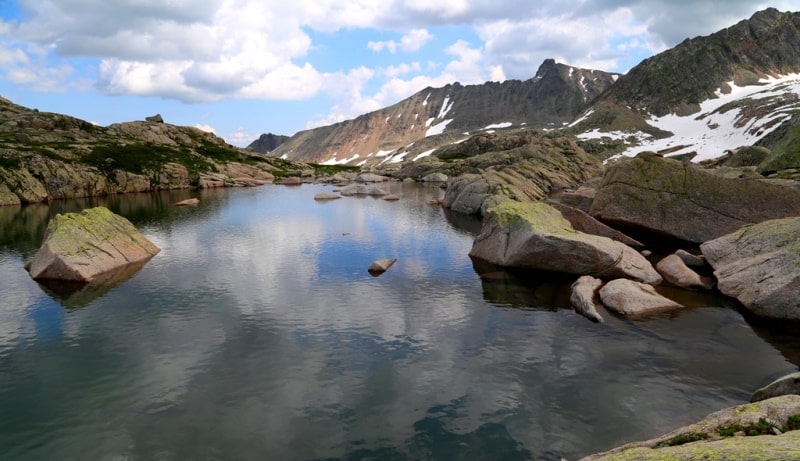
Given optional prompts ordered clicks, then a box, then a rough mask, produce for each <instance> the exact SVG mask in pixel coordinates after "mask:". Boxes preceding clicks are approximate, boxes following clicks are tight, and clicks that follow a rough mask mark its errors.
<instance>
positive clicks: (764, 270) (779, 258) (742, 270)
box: [700, 217, 800, 319]
mask: <svg viewBox="0 0 800 461" xmlns="http://www.w3.org/2000/svg"><path fill="white" fill-rule="evenodd" d="M700 250H701V251H702V252H703V255H705V257H706V259H707V260H708V263H709V264H710V265H711V267H713V268H714V275H715V276H716V278H717V287H718V288H719V291H721V292H722V293H724V294H726V295H728V296H731V297H734V298H736V299H738V300H739V302H741V303H742V305H744V307H745V308H746V309H747V310H749V311H750V312H752V313H754V314H756V315H758V316H761V317H769V318H776V319H800V217H795V218H784V219H776V220H771V221H766V222H762V223H759V224H754V225H749V226H745V227H742V228H741V229H739V230H738V231H736V232H733V233H731V234H728V235H725V236H722V237H719V238H717V239H715V240H711V241H709V242H705V243H703V244H702V245H700Z"/></svg>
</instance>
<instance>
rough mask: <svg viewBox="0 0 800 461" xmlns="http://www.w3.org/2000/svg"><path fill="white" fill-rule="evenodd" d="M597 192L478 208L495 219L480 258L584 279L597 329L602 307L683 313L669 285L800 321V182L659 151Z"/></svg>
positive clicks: (619, 171) (635, 161) (481, 242)
mask: <svg viewBox="0 0 800 461" xmlns="http://www.w3.org/2000/svg"><path fill="white" fill-rule="evenodd" d="M588 184H590V185H591V184H594V185H595V187H586V186H584V187H578V188H576V189H574V191H567V192H564V193H563V194H560V195H559V198H558V199H557V201H554V200H538V201H520V200H519V198H518V197H514V199H512V198H509V197H508V196H505V195H500V194H486V195H484V196H482V197H480V198H481V200H480V201H481V203H480V204H479V205H477V206H473V207H472V210H473V211H474V212H480V213H481V214H483V224H482V228H481V232H480V234H479V235H478V237H477V238H476V239H475V242H474V244H473V247H472V250H471V252H470V256H471V257H473V258H476V259H479V260H482V261H485V262H489V263H492V264H495V265H498V266H502V267H508V268H526V269H536V270H543V271H553V272H560V273H568V274H574V275H575V276H577V280H576V281H575V283H574V284H573V287H572V290H573V293H572V296H571V302H572V304H573V306H574V307H575V310H576V311H577V312H578V313H580V314H582V315H584V316H586V317H587V318H589V319H591V320H593V321H597V322H602V321H603V317H602V316H601V315H600V313H599V312H600V311H599V310H598V308H600V307H601V306H605V307H606V308H608V309H609V310H612V311H614V312H616V313H618V314H621V315H626V316H641V315H646V314H650V313H654V312H663V311H665V310H672V309H679V308H681V307H683V306H682V305H681V304H680V303H678V302H676V301H674V300H672V299H670V298H668V297H666V296H664V295H662V294H661V293H659V288H660V287H661V286H664V285H671V286H677V287H680V288H684V289H689V290H712V289H714V288H716V289H718V290H719V291H720V292H722V293H723V294H725V295H727V296H730V297H733V298H736V299H737V300H738V301H739V302H740V303H741V304H742V305H743V306H744V307H745V308H746V309H748V310H749V311H750V312H752V313H753V314H755V315H758V316H761V317H767V318H774V319H800V188H797V187H795V186H794V184H789V183H786V182H781V181H770V180H767V179H764V178H763V177H760V178H754V177H726V176H722V175H717V174H714V172H713V171H710V170H707V169H704V168H702V167H700V166H698V165H695V164H692V163H690V162H688V161H687V162H682V161H678V160H672V159H666V158H663V157H661V156H659V155H656V154H652V153H646V154H642V155H639V156H637V157H635V158H631V159H624V160H620V161H618V162H616V163H614V164H612V165H609V166H608V167H607V168H606V170H605V173H604V175H603V177H602V179H601V180H599V181H595V182H594V183H592V182H589V183H588ZM462 186H463V184H462V183H460V182H455V183H453V184H451V187H450V188H448V194H447V195H450V196H452V195H454V194H455V195H463V191H462V192H459V191H460V190H462V189H463V187H462ZM496 189H501V188H499V187H498V188H496ZM447 195H446V197H447ZM473 198H474V197H473ZM453 203H454V201H448V200H445V206H447V205H448V204H449V205H450V206H452V205H453ZM614 228H616V229H614ZM620 229H624V230H626V231H633V232H635V233H636V235H645V236H649V237H650V239H649V240H662V241H667V242H671V243H672V245H671V248H672V249H673V250H672V251H669V252H667V253H666V254H665V253H663V252H662V249H660V248H659V249H655V251H651V250H649V249H647V248H644V247H643V245H642V244H641V243H639V242H638V241H637V240H635V239H633V238H631V237H628V236H627V235H625V234H624V233H622V232H620ZM687 250H688V251H687Z"/></svg>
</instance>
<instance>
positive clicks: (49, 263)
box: [25, 207, 160, 283]
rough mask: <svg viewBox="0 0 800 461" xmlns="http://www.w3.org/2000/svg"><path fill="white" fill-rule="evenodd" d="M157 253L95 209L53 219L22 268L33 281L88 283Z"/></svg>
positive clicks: (127, 226) (118, 219)
mask: <svg viewBox="0 0 800 461" xmlns="http://www.w3.org/2000/svg"><path fill="white" fill-rule="evenodd" d="M159 251H160V250H159V248H158V247H157V246H155V245H154V244H153V243H152V242H150V241H149V240H147V239H146V238H145V237H144V236H143V235H142V234H140V233H139V232H138V231H137V230H136V228H135V227H134V226H133V224H131V223H130V221H128V220H127V219H125V218H123V217H122V216H119V215H116V214H114V213H112V212H111V211H109V210H108V209H107V208H103V207H97V208H91V209H87V210H84V211H82V212H81V213H80V214H78V213H66V214H60V215H56V217H54V218H53V219H52V220H51V221H50V223H49V224H48V225H47V230H46V231H45V237H44V242H43V243H42V246H41V248H39V251H38V252H37V253H36V254H35V255H34V257H33V258H32V259H31V260H30V261H28V263H27V264H26V265H25V268H26V269H27V270H28V272H29V273H30V275H31V277H33V278H34V279H36V280H62V281H70V282H86V283H90V282H93V281H94V280H95V279H97V278H98V277H100V276H104V275H106V274H108V273H109V272H112V271H114V270H117V269H121V268H124V267H126V266H129V265H131V264H135V263H139V262H142V261H146V260H147V259H149V258H152V257H153V256H154V255H156V254H157V253H158V252H159Z"/></svg>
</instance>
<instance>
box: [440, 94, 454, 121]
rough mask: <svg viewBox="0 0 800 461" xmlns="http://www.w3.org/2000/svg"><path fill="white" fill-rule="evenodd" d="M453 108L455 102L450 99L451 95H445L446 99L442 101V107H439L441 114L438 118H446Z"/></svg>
mask: <svg viewBox="0 0 800 461" xmlns="http://www.w3.org/2000/svg"><path fill="white" fill-rule="evenodd" d="M452 108H453V102H451V101H450V95H449V94H448V95H447V96H445V97H444V101H442V108H441V109H439V115H437V116H436V118H444V117H445V115H447V113H448V112H450V109H452Z"/></svg>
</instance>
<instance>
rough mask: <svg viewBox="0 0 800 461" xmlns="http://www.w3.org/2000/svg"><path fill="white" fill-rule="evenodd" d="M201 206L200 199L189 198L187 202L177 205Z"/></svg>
mask: <svg viewBox="0 0 800 461" xmlns="http://www.w3.org/2000/svg"><path fill="white" fill-rule="evenodd" d="M199 204H200V199H197V198H187V199H186V200H181V201H180V202H178V203H176V204H175V206H197V205H199Z"/></svg>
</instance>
